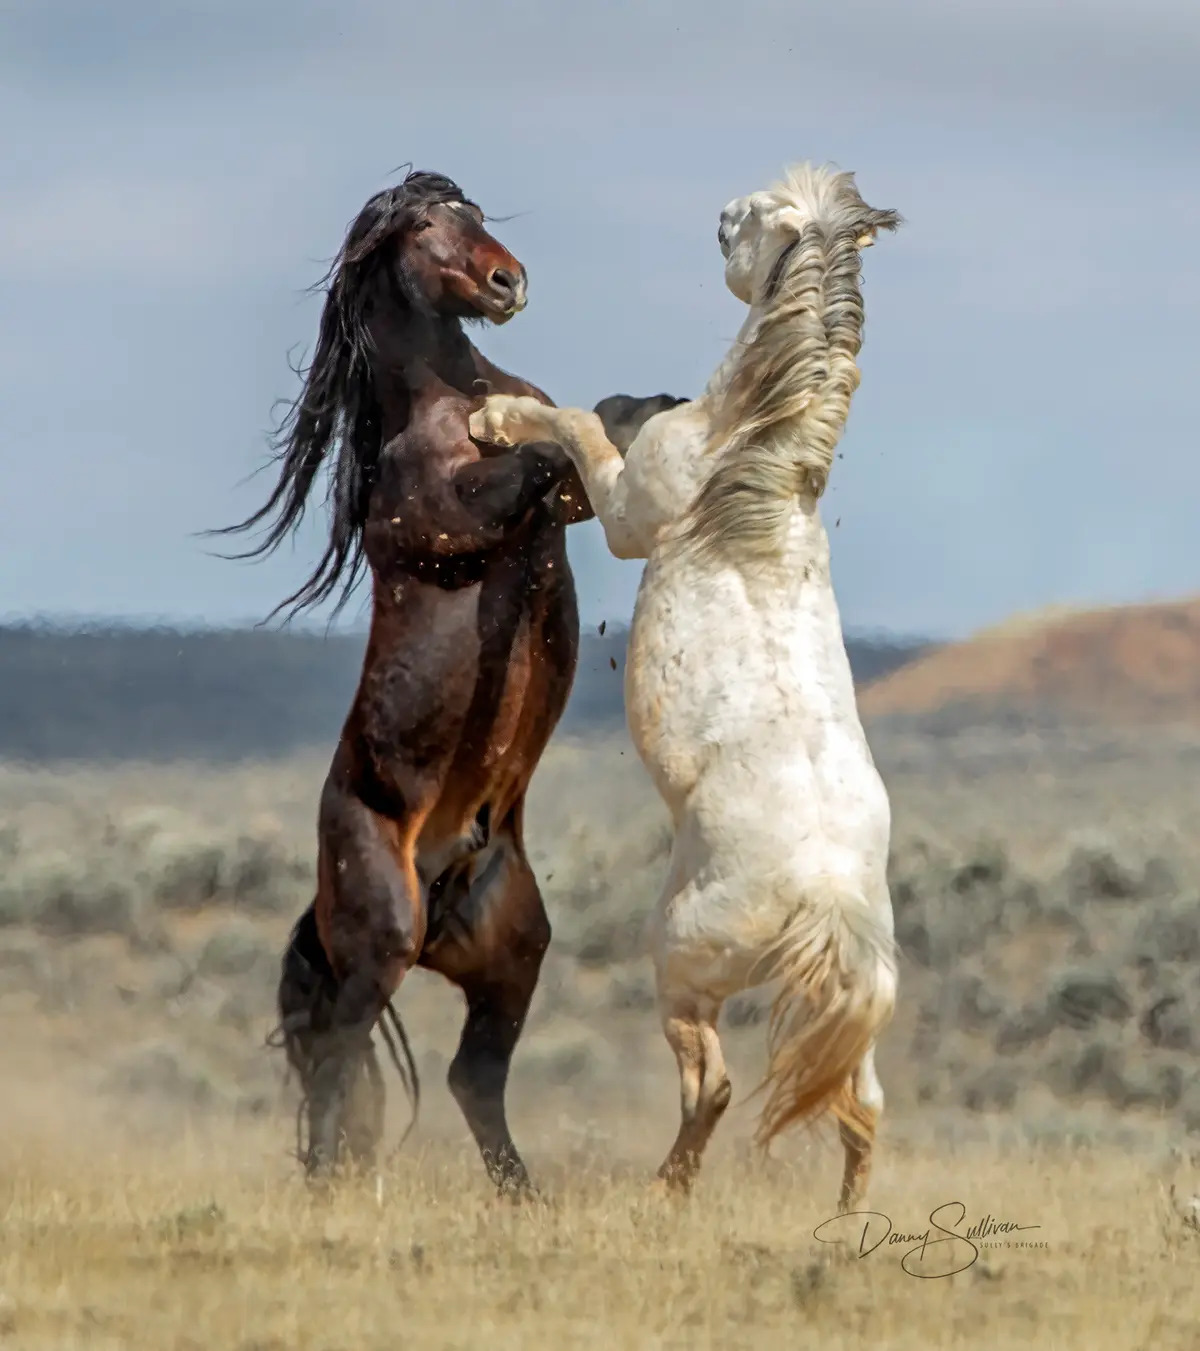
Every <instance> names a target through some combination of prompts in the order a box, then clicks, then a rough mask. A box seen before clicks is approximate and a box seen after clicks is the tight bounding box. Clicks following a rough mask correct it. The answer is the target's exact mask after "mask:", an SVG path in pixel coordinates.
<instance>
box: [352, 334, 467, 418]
mask: <svg viewBox="0 0 1200 1351" xmlns="http://www.w3.org/2000/svg"><path fill="white" fill-rule="evenodd" d="M375 351H376V358H375V363H374V380H375V389H376V393H377V395H378V397H379V402H380V406H381V408H382V411H383V424H384V425H383V435H384V439H385V440H391V438H392V437H394V436H396V435H398V434H399V433H400V432H402V431H403V430H404V428H405V427H406V426H407V424H408V420H409V417H410V416H411V414H412V411H413V409H414V408H416V407H418V406H419V405H421V404H424V403H427V402H429V401H430V400H431V399H436V398H439V397H442V396H444V395H446V394H449V393H453V392H457V393H459V394H469V393H470V392H471V387H472V384H473V383H474V380H475V362H474V349H473V348H472V346H471V344H470V342H469V340H468V339H467V336H466V334H465V333H464V332H463V331H462V325H461V324H460V323H459V322H458V321H457V320H456V319H435V320H430V319H428V318H426V317H424V316H417V315H406V316H404V319H403V320H401V321H400V322H398V323H394V324H392V325H390V326H389V327H388V329H387V330H386V333H385V334H381V335H380V337H379V338H377V339H376V342H375Z"/></svg>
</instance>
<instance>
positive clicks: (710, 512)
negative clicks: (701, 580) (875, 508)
mask: <svg viewBox="0 0 1200 1351" xmlns="http://www.w3.org/2000/svg"><path fill="white" fill-rule="evenodd" d="M771 191H772V193H773V194H774V195H775V197H776V199H777V200H778V201H779V202H780V205H781V206H783V207H785V208H790V209H791V210H792V211H794V212H795V214H796V216H797V217H798V218H799V219H800V220H801V221H803V224H802V225H801V226H800V228H799V229H798V231H797V233H796V236H795V238H794V239H793V240H792V241H791V242H790V243H789V244H788V245H786V246H785V247H784V249H783V250H782V252H781V253H780V256H779V257H778V258H777V259H776V261H775V264H774V266H773V267H772V269H771V273H770V275H769V277H768V278H767V280H766V281H765V283H764V285H763V291H762V294H760V295H756V296H755V297H754V304H755V307H756V308H757V310H758V311H759V314H760V321H759V323H758V326H757V328H756V329H755V331H754V335H753V337H752V338H751V339H750V341H748V342H747V343H746V344H745V345H744V346H743V347H742V348H741V350H740V351H739V352H738V354H737V357H736V359H735V361H734V365H733V370H732V374H731V376H730V378H729V381H728V383H727V384H726V385H725V388H724V390H723V392H722V394H721V395H720V397H719V399H718V401H717V403H716V407H715V410H714V414H713V425H712V431H711V437H710V445H709V448H710V450H712V451H713V452H717V451H720V452H721V454H720V458H719V460H718V462H717V467H716V468H715V470H714V471H713V473H712V475H711V477H710V478H709V480H708V482H707V483H706V484H705V486H704V487H703V488H702V489H701V491H700V492H699V494H698V495H697V497H696V500H695V502H694V503H693V504H692V506H691V508H690V510H689V513H688V516H687V518H686V521H685V523H684V527H683V532H682V534H683V538H684V539H685V540H686V541H688V542H690V543H691V544H692V545H694V546H697V547H699V548H701V549H707V548H716V549H718V550H721V551H723V552H725V553H727V554H729V555H730V556H732V557H733V558H735V559H738V560H746V559H750V558H755V557H757V558H768V557H778V555H779V553H780V551H781V549H782V547H783V544H784V542H785V540H786V538H787V532H788V527H789V525H790V522H791V518H792V508H793V506H794V504H795V502H796V497H797V494H799V493H802V492H807V493H811V494H812V495H813V497H820V495H821V494H822V493H823V492H824V491H825V483H826V480H827V479H828V477H829V471H830V469H831V468H832V466H833V457H834V450H835V448H836V446H837V443H838V441H839V439H840V438H841V435H842V432H843V430H844V428H845V425H846V418H847V417H848V415H849V412H850V400H851V397H852V396H853V394H854V391H855V390H856V389H857V388H858V383H859V378H860V376H859V369H858V365H857V362H856V357H857V356H858V353H859V350H860V348H861V347H862V336H863V301H862V278H861V252H862V249H863V248H865V247H866V246H867V245H868V244H871V243H873V242H874V239H875V236H876V234H877V233H878V232H879V231H880V230H895V229H897V228H898V227H899V225H900V224H901V218H900V216H899V214H898V213H897V212H895V211H880V210H876V209H875V208H873V207H869V206H868V205H867V204H866V202H864V201H863V199H862V197H861V196H859V192H858V189H857V187H856V186H855V183H854V175H853V174H849V173H837V172H834V171H833V170H831V169H829V168H825V167H819V168H814V167H813V166H812V165H808V164H802V165H799V166H797V167H794V168H792V169H791V170H789V171H788V173H787V175H786V178H785V180H784V182H782V183H778V184H776V185H775V186H774V187H773V188H772V190H771Z"/></svg>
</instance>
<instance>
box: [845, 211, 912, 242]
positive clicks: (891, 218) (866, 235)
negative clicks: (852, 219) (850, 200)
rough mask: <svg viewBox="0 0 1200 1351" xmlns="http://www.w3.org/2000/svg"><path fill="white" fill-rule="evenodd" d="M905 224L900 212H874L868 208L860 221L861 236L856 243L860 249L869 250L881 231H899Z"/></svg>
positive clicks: (859, 235)
mask: <svg viewBox="0 0 1200 1351" xmlns="http://www.w3.org/2000/svg"><path fill="white" fill-rule="evenodd" d="M903 224H904V217H903V216H901V214H900V213H899V212H898V211H874V210H871V209H870V208H868V209H867V211H866V212H865V214H864V217H863V219H862V220H861V221H859V224H858V230H859V234H858V238H857V239H856V240H855V241H854V242H855V243H856V244H857V245H858V247H859V248H860V249H869V248H870V247H871V245H872V244H874V242H875V237H876V235H878V234H879V232H880V230H898V229H899V228H900V226H901V225H903Z"/></svg>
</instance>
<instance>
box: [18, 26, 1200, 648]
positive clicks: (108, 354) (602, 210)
mask: <svg viewBox="0 0 1200 1351" xmlns="http://www.w3.org/2000/svg"><path fill="white" fill-rule="evenodd" d="M1197 69H1200V6H1197V5H1196V4H1195V0H1138V3H1137V4H1134V3H1132V2H1130V3H1122V2H1119V0H1054V3H1053V4H1051V3H1049V0H1004V3H974V2H973V0H838V3H836V4H833V3H829V4H826V3H824V2H823V0H821V2H818V3H813V4H797V3H795V0H739V3H737V4H729V5H718V4H714V3H712V0H672V2H671V3H665V2H660V3H656V2H655V0H606V2H605V3H604V4H594V5H593V4H587V5H583V4H580V5H578V6H568V5H567V4H565V3H564V2H563V0H508V2H507V3H502V2H501V0H459V2H456V0H439V3H438V4H437V5H433V4H429V5H421V6H417V5H410V4H403V3H401V4H397V3H395V0H338V3H336V4H335V3H318V0H210V3H207V4H204V3H199V0H181V2H176V3H171V2H170V0H107V3H105V4H103V5H100V4H97V3H95V0H74V2H73V3H72V2H70V0H32V2H31V3H23V2H21V0H0V122H2V124H3V125H4V127H5V136H4V138H3V145H2V146H0V171H2V172H0V456H2V457H3V466H4V485H3V491H2V492H0V614H6V615H10V616H12V615H24V616H29V615H53V616H57V617H60V618H70V617H78V616H85V615H93V616H95V615H103V616H121V617H126V618H161V617H170V618H174V619H182V620H188V621H202V622H206V623H223V622H228V621H239V620H251V621H254V620H258V619H260V618H261V617H263V615H264V614H265V613H266V612H267V611H268V610H269V609H270V608H271V606H272V605H273V604H274V603H275V602H276V601H277V600H278V599H280V598H281V597H282V596H283V595H284V594H286V592H287V591H288V590H290V589H291V588H292V587H293V586H294V585H295V584H296V583H297V582H298V581H299V580H300V579H301V577H302V576H303V575H304V573H305V571H306V570H307V568H308V566H309V565H310V563H311V561H312V559H313V558H314V556H315V552H316V550H317V547H318V536H317V531H318V530H319V529H320V526H321V521H320V518H319V516H318V517H317V518H316V519H314V520H313V521H312V523H311V525H310V526H309V527H307V528H306V529H305V530H304V531H303V533H302V534H301V536H300V538H299V539H298V541H297V544H296V548H295V550H294V551H289V550H287V549H285V550H284V551H282V552H281V553H280V555H278V556H277V557H276V558H275V559H274V560H271V561H269V562H267V563H258V564H249V563H232V562H227V561H222V560H220V559H217V558H214V557H211V556H209V554H208V552H207V551H208V550H210V549H211V548H212V547H213V545H212V543H211V542H207V541H203V540H199V539H197V538H196V537H195V535H196V532H198V531H200V530H203V529H204V528H206V527H211V526H217V525H222V524H226V523H229V522H231V521H234V520H237V519H239V518H240V517H242V516H244V515H245V514H247V513H248V512H249V511H250V510H251V509H253V508H254V507H256V506H257V505H258V504H259V502H260V500H261V499H262V497H263V496H264V495H265V493H266V491H267V488H268V480H267V477H266V475H259V476H258V477H257V478H250V477H249V476H250V475H251V474H252V472H253V471H254V470H255V469H256V468H258V467H259V466H260V465H261V464H262V463H263V461H264V457H265V453H266V446H265V434H266V432H267V431H268V429H269V427H270V423H271V418H272V406H273V403H274V401H275V400H276V399H278V398H279V397H281V396H291V395H293V394H294V393H295V384H294V381H293V378H292V376H291V375H290V373H289V370H288V364H287V360H288V354H289V352H292V353H293V355H300V354H302V353H303V352H304V351H305V350H306V349H308V348H310V346H311V342H312V338H313V334H314V330H315V323H316V319H317V313H318V307H319V301H317V300H315V299H313V298H311V297H307V296H305V294H304V288H305V287H307V286H308V285H309V284H310V283H311V282H312V281H314V280H315V279H316V278H317V277H318V276H319V275H320V273H321V272H322V271H323V269H324V265H325V263H326V261H327V260H328V259H329V258H330V257H331V255H332V254H333V253H334V252H335V251H336V249H337V246H338V244H339V243H340V240H341V237H342V232H343V230H344V227H345V225H346V224H347V222H348V221H349V219H350V218H351V217H352V216H353V215H354V214H355V213H356V211H357V210H358V208H359V206H360V205H361V204H362V202H363V201H364V200H365V199H366V198H367V197H368V196H369V195H370V194H371V193H373V192H375V191H376V190H377V189H378V188H380V187H381V186H384V185H385V184H387V183H389V182H392V181H394V178H395V174H394V172H393V171H394V170H396V168H397V166H400V165H403V164H405V163H406V162H408V161H412V162H413V163H415V165H416V166H417V167H419V168H426V169H437V170H440V171H443V172H445V173H448V174H450V175H452V176H453V177H455V178H456V179H457V180H458V181H459V182H460V183H461V184H462V185H463V187H464V189H465V190H466V191H467V192H468V193H469V194H470V195H471V196H473V197H474V198H475V199H476V200H478V201H479V202H480V203H481V204H482V205H483V207H484V209H485V210H486V211H488V212H489V213H490V214H492V215H509V214H516V218H515V219H513V220H511V221H509V222H507V223H505V224H502V225H498V226H497V227H496V228H497V232H498V233H499V234H500V236H501V238H502V239H503V240H504V241H505V242H506V243H507V244H509V245H510V247H512V249H513V250H514V252H516V253H517V254H518V256H519V257H521V258H522V260H523V261H524V262H525V263H526V265H527V266H528V268H529V272H530V281H531V287H530V307H529V309H528V310H527V311H526V312H525V313H524V314H523V315H521V316H520V318H519V319H518V320H516V321H515V322H514V323H513V324H511V325H509V326H508V327H507V328H505V329H504V330H503V331H499V332H489V333H484V334H482V336H481V345H483V346H484V347H485V350H486V351H487V352H488V354H489V355H491V356H492V357H493V358H494V359H496V360H498V361H499V362H500V363H501V364H503V365H506V366H508V367H510V368H511V369H516V370H519V371H520V372H521V373H523V374H525V375H527V376H528V377H529V378H531V379H533V380H535V381H536V382H537V383H538V384H540V385H542V386H543V387H544V388H546V389H547V390H548V391H549V392H550V394H551V395H552V396H553V397H554V398H555V399H556V400H557V401H558V402H559V403H563V404H565V403H575V404H581V405H584V406H588V407H590V406H591V405H592V404H594V403H595V402H596V401H597V400H598V399H600V398H602V397H603V396H605V395H607V394H611V393H615V392H618V391H620V392H628V393H634V394H651V393H658V392H660V391H666V392H670V393H674V394H680V395H688V394H693V393H695V392H697V391H698V390H699V389H700V387H701V386H702V385H703V383H704V381H705V380H706V378H707V376H708V374H709V373H710V371H711V370H712V368H713V366H714V365H715V364H716V362H717V361H718V360H719V358H720V356H721V354H722V352H723V350H724V348H725V347H726V345H727V344H728V342H729V340H730V339H731V338H732V336H733V335H734V333H735V332H736V330H737V326H738V324H739V322H740V313H739V306H738V304H737V302H736V301H735V300H733V298H732V297H731V296H729V295H728V294H727V293H726V292H725V291H724V289H723V287H722V284H721V260H720V256H719V254H718V251H717V245H716V220H717V214H718V212H719V210H720V208H721V206H722V205H723V204H724V202H725V201H726V200H727V199H728V198H730V197H732V196H735V195H737V194H740V193H743V192H746V191H750V190H752V189H754V188H757V187H761V186H765V185H766V184H767V183H768V182H769V181H770V179H771V178H772V177H773V176H774V175H775V174H776V173H777V172H778V171H779V170H780V169H781V168H782V167H783V166H784V164H785V163H786V162H788V161H789V160H794V159H800V158H813V159H818V160H833V161H835V162H836V163H838V164H840V165H841V166H842V167H844V168H849V169H853V170H854V171H855V172H856V173H857V176H858V181H859V186H860V188H861V190H862V191H863V193H864V195H865V196H866V198H867V200H868V201H869V202H871V203H872V204H873V205H878V206H883V207H894V208H896V209H898V210H899V211H901V212H902V213H903V215H904V216H905V217H906V220H907V224H906V226H905V228H904V229H903V231H902V232H901V233H900V234H899V235H897V236H895V237H892V238H887V239H884V240H882V241H881V242H880V244H879V246H878V247H877V248H875V249H874V250H872V251H871V252H869V253H867V254H866V257H865V271H866V298H867V341H866V346H865V348H864V352H863V357H862V366H863V384H862V388H861V390H860V392H859V394H858V396H857V399H856V401H855V405H854V408H853V410H852V413H851V420H850V427H849V430H848V432H847V435H846V437H845V440H844V443H843V447H842V449H843V451H844V459H843V460H841V461H839V462H838V465H837V470H836V472H835V475H834V477H833V479H832V481H831V483H830V488H829V492H828V496H827V499H826V505H825V515H826V520H827V524H828V525H829V527H830V529H831V532H832V539H833V548H834V577H835V583H836V586H837V589H838V594H839V598H840V602H841V606H842V611H843V618H844V621H845V623H846V625H847V627H849V628H851V629H854V630H859V631H862V630H871V629H890V630H893V631H899V632H907V633H924V634H932V635H939V636H951V635H956V634H961V633H965V632H969V631H970V630H972V629H974V628H976V627H978V626H980V625H982V624H986V623H990V622H993V621H995V620H998V619H1000V618H1003V617H1004V616H1005V615H1007V614H1008V613H1010V612H1012V611H1013V610H1019V609H1027V608H1031V607H1035V606H1040V605H1044V604H1049V603H1054V602H1076V603H1078V602H1084V603H1088V602H1105V601H1121V600H1133V599H1140V598H1144V597H1152V596H1167V595H1175V594H1179V593H1187V592H1190V591H1195V590H1200V531H1198V528H1197V526H1198V522H1197V515H1198V511H1197V508H1198V506H1200V448H1198V447H1197V430H1196V428H1197V414H1196V411H1195V405H1196V403H1197V400H1198V399H1200V395H1198V394H1197V393H1196V390H1197V380H1196V366H1197V355H1198V354H1200V339H1198V337H1197V320H1198V319H1200V270H1198V268H1197V265H1196V262H1195V250H1196V244H1197V224H1198V223H1200V81H1197V79H1196V77H1195V72H1196V70H1197ZM517 213H519V214H517ZM835 524H836V529H834V527H835ZM572 536H573V537H572V542H571V553H572V558H573V560H574V563H575V568H576V574H577V578H578V585H579V592H580V601H581V608H582V612H583V617H584V619H585V620H586V621H588V622H597V621H599V620H600V619H601V618H605V617H607V618H613V619H624V618H627V617H628V615H629V613H630V610H631V607H632V603H633V596H634V592H635V589H636V585H637V579H638V575H639V570H640V569H639V565H637V564H630V563H618V562H616V561H614V560H612V559H610V558H609V557H608V556H607V553H606V551H605V548H604V543H603V537H602V535H601V533H600V532H599V530H598V528H597V527H596V526H595V525H594V524H589V525H587V526H583V527H577V528H576V529H575V530H574V531H573V532H572ZM364 603H365V596H364V597H363V599H362V601H359V602H357V603H354V604H352V606H351V611H350V613H349V615H348V621H351V622H352V621H354V620H356V619H358V618H361V616H362V614H363V613H364Z"/></svg>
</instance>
